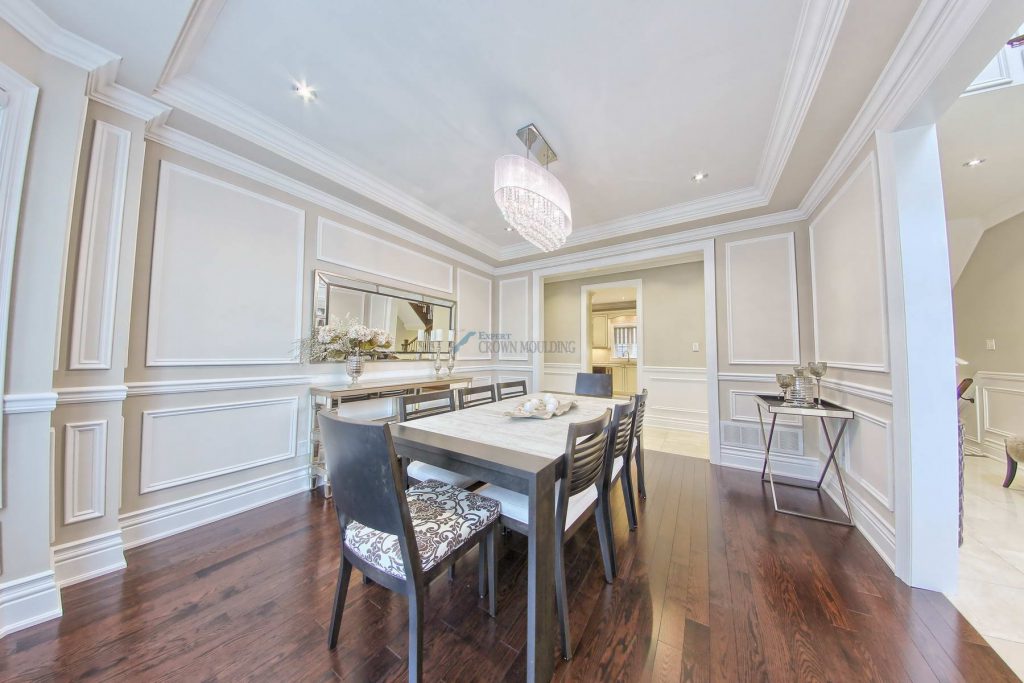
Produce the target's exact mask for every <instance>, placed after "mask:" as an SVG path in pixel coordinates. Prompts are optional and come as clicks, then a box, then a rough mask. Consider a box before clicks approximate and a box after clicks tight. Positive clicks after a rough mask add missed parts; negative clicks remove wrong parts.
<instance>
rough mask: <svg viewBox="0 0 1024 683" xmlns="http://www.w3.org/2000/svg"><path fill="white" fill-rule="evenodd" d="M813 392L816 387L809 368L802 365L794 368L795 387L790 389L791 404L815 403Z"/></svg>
mask: <svg viewBox="0 0 1024 683" xmlns="http://www.w3.org/2000/svg"><path fill="white" fill-rule="evenodd" d="M813 394H814V389H813V387H812V381H811V377H810V376H809V375H808V374H807V368H805V367H804V366H802V365H801V366H799V367H795V368H793V387H792V388H791V389H790V390H789V403H790V405H796V406H809V405H814V401H813Z"/></svg>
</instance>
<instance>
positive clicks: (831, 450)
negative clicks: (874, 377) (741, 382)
mask: <svg viewBox="0 0 1024 683" xmlns="http://www.w3.org/2000/svg"><path fill="white" fill-rule="evenodd" d="M754 401H755V402H756V403H757V419H758V421H759V422H760V423H761V443H763V444H764V465H763V466H762V467H761V481H764V480H765V474H766V473H767V475H768V477H767V480H768V483H769V484H770V485H771V489H772V503H773V504H774V505H775V511H776V512H781V513H783V514H786V515H794V516H796V517H804V518H806V519H816V520H818V521H820V522H829V523H831V524H842V525H844V526H853V525H854V524H853V515H851V514H850V499H849V498H848V497H847V495H846V484H845V483H844V482H843V471H842V468H841V467H840V466H839V463H838V462H837V461H836V451H837V450H838V449H839V444H840V443H842V441H843V433H844V432H845V431H846V425H848V424H849V423H850V421H851V420H852V419H853V418H854V413H853V411H852V410H849V409H848V408H844V407H842V406H840V405H836V404H835V403H832V402H831V401H826V400H824V399H819V400H818V401H817V402H815V403H814V404H812V405H807V406H803V405H790V404H788V403H787V402H786V401H784V400H783V399H782V398H780V397H779V396H771V395H765V394H759V395H756V396H754ZM765 412H767V413H768V414H769V415H771V416H772V422H771V427H770V428H769V430H768V433H767V434H765V431H764V413H765ZM779 415H798V416H800V417H817V418H818V419H820V420H821V428H822V430H823V431H824V432H825V440H826V441H827V442H828V460H826V461H825V467H824V469H822V470H821V476H820V477H818V483H817V484H805V483H802V482H800V481H797V480H792V479H789V480H787V481H782V480H780V481H779V482H778V484H779V485H780V486H794V487H797V488H803V489H812V490H815V491H821V487H822V484H823V483H824V481H825V475H827V474H828V469H829V467H831V466H832V463H835V464H836V477H837V478H838V479H839V490H840V491H841V492H842V494H843V506H844V507H845V510H843V512H844V513H845V514H846V519H834V518H831V517H823V516H820V515H812V514H808V513H806V512H800V511H798V510H790V509H786V508H781V507H779V499H778V496H777V495H776V493H775V484H776V482H775V475H774V474H773V473H772V458H771V450H772V437H774V436H775V422H776V420H778V418H779ZM830 417H831V418H835V419H838V420H840V423H839V431H838V432H837V433H836V435H835V437H834V438H833V437H832V435H831V434H829V431H828V422H827V421H826V418H830Z"/></svg>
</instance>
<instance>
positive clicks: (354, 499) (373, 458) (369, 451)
mask: <svg viewBox="0 0 1024 683" xmlns="http://www.w3.org/2000/svg"><path fill="white" fill-rule="evenodd" d="M318 421H319V424H320V430H321V434H322V437H323V445H324V449H325V450H326V452H327V471H328V473H329V474H330V477H331V487H332V489H333V490H334V496H333V499H334V509H335V511H336V512H337V513H338V522H339V523H340V524H341V528H342V529H344V528H345V527H346V526H347V525H348V523H349V522H350V521H356V522H359V523H360V524H364V525H365V526H368V527H370V528H372V529H376V530H378V531H383V532H385V533H388V534H394V535H395V536H398V537H399V538H402V537H403V536H404V535H405V531H406V529H407V528H408V530H409V533H410V534H411V533H412V522H411V521H410V518H409V509H408V504H407V503H406V500H405V489H404V488H403V486H402V471H401V466H400V465H399V461H398V456H396V455H395V448H394V445H393V444H392V443H391V432H390V431H389V429H388V428H387V425H383V424H380V423H376V422H367V421H365V420H354V419H351V418H345V417H339V416H337V415H332V414H330V413H328V412H326V411H325V412H322V413H320V415H319V417H318Z"/></svg>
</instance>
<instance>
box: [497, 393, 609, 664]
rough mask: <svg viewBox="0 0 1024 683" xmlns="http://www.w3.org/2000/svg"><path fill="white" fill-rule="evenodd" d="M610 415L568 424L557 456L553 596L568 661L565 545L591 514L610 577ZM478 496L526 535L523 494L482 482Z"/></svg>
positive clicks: (606, 574) (606, 575)
mask: <svg viewBox="0 0 1024 683" xmlns="http://www.w3.org/2000/svg"><path fill="white" fill-rule="evenodd" d="M610 421H611V411H610V410H606V411H605V413H604V415H602V416H601V417H598V418H595V419H593V420H589V421H587V422H574V423H573V424H570V425H569V434H568V436H567V437H566V442H565V454H564V455H563V456H562V457H563V459H564V461H563V470H562V471H563V472H564V475H563V477H562V479H561V480H559V482H558V483H557V484H556V489H555V533H556V534H560V538H559V542H556V543H555V597H556V602H557V604H558V621H559V624H560V626H561V628H560V631H561V637H562V656H563V657H565V659H566V660H569V659H572V644H571V643H572V640H571V638H570V635H569V611H568V602H567V600H568V598H567V595H566V586H565V542H566V541H567V540H568V539H569V538H570V537H572V535H573V534H574V533H576V531H577V530H579V528H580V527H581V526H583V523H584V522H586V521H587V519H589V518H590V516H591V515H592V514H594V515H595V516H596V520H595V521H596V522H597V535H598V539H599V540H600V543H601V556H602V558H603V559H604V578H605V581H607V582H608V583H611V582H612V581H613V580H614V578H615V567H614V564H613V563H614V557H613V555H612V537H611V522H610V518H609V515H608V509H607V507H606V503H607V500H608V496H607V492H606V491H602V489H606V488H607V484H608V478H607V477H606V476H605V471H606V468H607V467H608V466H609V460H608V458H609V455H610V450H609V449H608V437H609V432H610V429H609V424H610ZM477 493H479V494H480V495H481V496H484V497H486V498H492V499H494V500H495V501H497V502H499V503H501V523H502V524H503V525H504V526H506V527H507V528H509V529H512V530H513V531H518V532H519V533H523V534H525V533H527V532H528V531H529V523H530V517H529V500H528V498H527V496H526V495H525V494H522V493H516V492H515V491H510V490H508V489H506V488H502V487H500V486H495V485H493V484H485V485H484V486H481V487H480V488H479V489H477Z"/></svg>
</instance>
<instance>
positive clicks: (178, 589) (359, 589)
mask: <svg viewBox="0 0 1024 683" xmlns="http://www.w3.org/2000/svg"><path fill="white" fill-rule="evenodd" d="M647 479H648V491H649V499H648V500H647V501H646V503H643V504H642V505H641V508H640V528H639V530H638V531H637V532H634V533H630V532H629V531H628V528H627V525H626V519H625V513H624V510H623V508H622V499H621V495H619V496H617V497H616V498H615V506H614V507H615V515H616V517H615V525H616V533H615V536H616V545H617V549H618V561H619V578H618V579H617V580H616V581H615V583H614V584H613V585H607V584H605V582H604V579H603V575H602V569H601V556H600V552H599V549H598V543H597V534H596V531H595V529H594V527H593V524H592V523H591V526H590V528H589V529H587V528H584V529H583V530H581V532H580V533H578V534H577V535H576V536H575V537H574V538H573V539H572V541H571V542H570V543H569V546H568V552H567V563H568V564H567V575H568V583H569V589H570V598H569V600H570V604H569V607H570V612H571V624H572V637H573V642H574V643H575V644H576V655H575V657H574V659H573V660H572V661H571V662H568V663H566V662H562V661H561V660H559V664H558V667H557V669H556V672H555V677H556V679H557V680H573V681H576V680H579V681H595V680H614V681H620V680H626V681H635V680H657V681H676V680H687V681H689V680H694V681H703V680H715V681H750V680H771V681H796V680H807V681H827V680H830V681H860V680H876V681H887V682H888V681H1012V680H1017V679H1016V677H1014V676H1013V674H1012V673H1011V672H1010V670H1009V669H1008V668H1007V667H1006V666H1005V665H1004V664H1003V663H1002V661H1001V660H1000V659H999V658H998V657H997V656H996V655H995V653H994V652H993V651H992V650H991V649H990V648H989V647H988V646H987V645H986V644H985V642H984V641H983V640H982V639H981V638H980V636H979V635H978V634H977V632H975V630H974V629H973V628H972V627H971V626H970V625H969V624H968V623H967V622H966V621H965V620H964V619H963V618H962V617H961V616H960V614H959V613H958V612H957V611H956V610H955V609H954V608H953V607H952V606H951V605H950V603H949V602H948V601H947V600H946V599H945V598H944V597H943V596H942V595H939V594H936V593H930V592H927V591H920V590H914V589H910V588H907V587H906V586H905V585H903V584H901V583H900V582H899V581H898V580H897V579H896V578H895V577H894V576H893V575H892V573H891V572H890V571H889V569H888V568H887V567H886V566H885V565H884V564H883V563H882V561H881V560H880V559H879V558H878V556H877V555H876V554H875V552H874V551H873V550H872V549H871V547H870V546H869V545H868V543H867V541H866V540H865V539H864V538H863V536H861V535H860V534H859V532H857V531H855V530H852V529H847V528H843V527H838V526H834V525H827V524H821V523H817V522H812V521H807V520H802V519H798V518H795V517H789V516H784V515H777V514H775V513H774V512H773V511H772V509H771V504H770V499H769V498H768V497H766V496H767V495H768V494H767V490H766V489H763V488H762V486H761V483H760V481H759V480H758V476H757V474H755V473H750V472H741V471H736V470H727V469H721V468H717V467H711V466H710V465H709V464H708V463H707V462H706V461H703V460H698V459H693V458H686V457H681V456H677V455H665V454H660V453H654V452H648V455H647ZM785 495H787V496H797V495H806V494H805V493H804V492H799V491H795V490H794V491H788V490H787V491H786V492H785ZM789 500H790V498H787V501H789ZM336 527H337V523H336V521H335V517H334V512H333V509H332V508H331V507H330V505H329V504H325V503H324V502H323V501H321V500H319V499H316V498H313V497H311V496H305V495H304V496H295V497H292V498H288V499H286V500H283V501H279V502H277V503H274V504H271V505H268V506H265V507H263V508H259V509H257V510H253V511H250V512H247V513H244V514H242V515H238V516H235V517H232V518H229V519H227V520H224V521H221V522H217V523H214V524H210V525H208V526H205V527H201V528H199V529H196V530H193V531H189V532H186V533H183V534H179V535H177V536H174V537H172V538H169V539H166V540H163V541H159V542H156V543H152V544H150V545H147V546H143V547H141V548H137V549H134V550H131V551H129V552H128V553H127V556H128V569H127V570H126V571H124V572H120V573H118V574H116V575H110V576H106V577H103V578H100V579H97V580H94V581H90V582H86V583H82V584H79V585H76V586H71V587H69V588H67V589H65V590H64V591H63V602H64V613H65V616H64V617H63V618H62V619H60V620H55V621H52V622H48V623H46V624H41V625H39V626H36V627H34V628H31V629H28V630H26V631H21V632H19V633H15V634H13V635H11V636H8V637H7V638H5V639H3V640H0V678H2V679H3V680H5V681H6V680H19V681H20V680H76V681H77V680H125V679H130V680H132V681H151V680H159V679H167V680H175V681H193V680H196V681H198V680H231V681H238V680H273V681H299V680H301V681H333V680H338V679H342V680H352V681H382V680H404V679H405V677H406V669H405V661H404V660H405V654H406V653H405V649H406V603H405V600H404V598H402V597H400V596H397V595H395V594H392V593H390V592H389V591H387V590H385V589H383V588H380V587H379V586H374V585H363V583H362V582H361V580H360V579H361V577H360V576H359V575H358V573H357V572H356V573H354V575H353V583H352V586H351V588H350V590H349V594H348V603H347V606H346V609H345V617H344V622H343V624H342V634H341V642H340V644H339V646H338V649H337V651H336V652H335V653H331V652H328V650H327V647H326V626H327V620H328V617H329V615H330V607H331V598H332V595H333V589H334V579H335V576H336V571H337V562H338V537H337V528H336ZM524 550H525V543H524V542H523V539H522V538H520V537H518V536H516V535H514V534H513V535H509V536H507V537H506V538H505V543H504V555H503V557H502V560H501V564H500V573H499V581H500V583H501V586H502V588H501V592H500V595H499V603H498V609H499V612H498V618H497V619H496V620H495V619H491V618H489V617H488V616H487V613H486V611H485V609H486V605H485V603H484V602H483V601H481V600H479V599H478V597H477V596H476V591H475V586H476V572H475V561H476V555H475V553H471V554H470V555H468V556H467V557H466V558H464V561H463V562H462V564H460V565H459V571H458V575H457V578H456V581H455V582H454V583H449V582H448V581H447V579H445V578H444V577H442V578H441V579H439V580H438V581H436V582H435V583H434V584H433V585H432V586H431V587H430V592H429V596H428V599H427V615H428V619H427V622H426V636H425V653H424V654H425V667H424V677H425V679H426V680H452V681H463V680H480V681H484V680H488V681H490V680H506V679H507V680H522V679H523V677H524V676H523V665H524V657H523V652H524V637H525V632H526V625H525V601H526V590H525V584H526V575H525V557H524V555H523V553H524ZM552 609H554V606H553V605H552Z"/></svg>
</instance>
